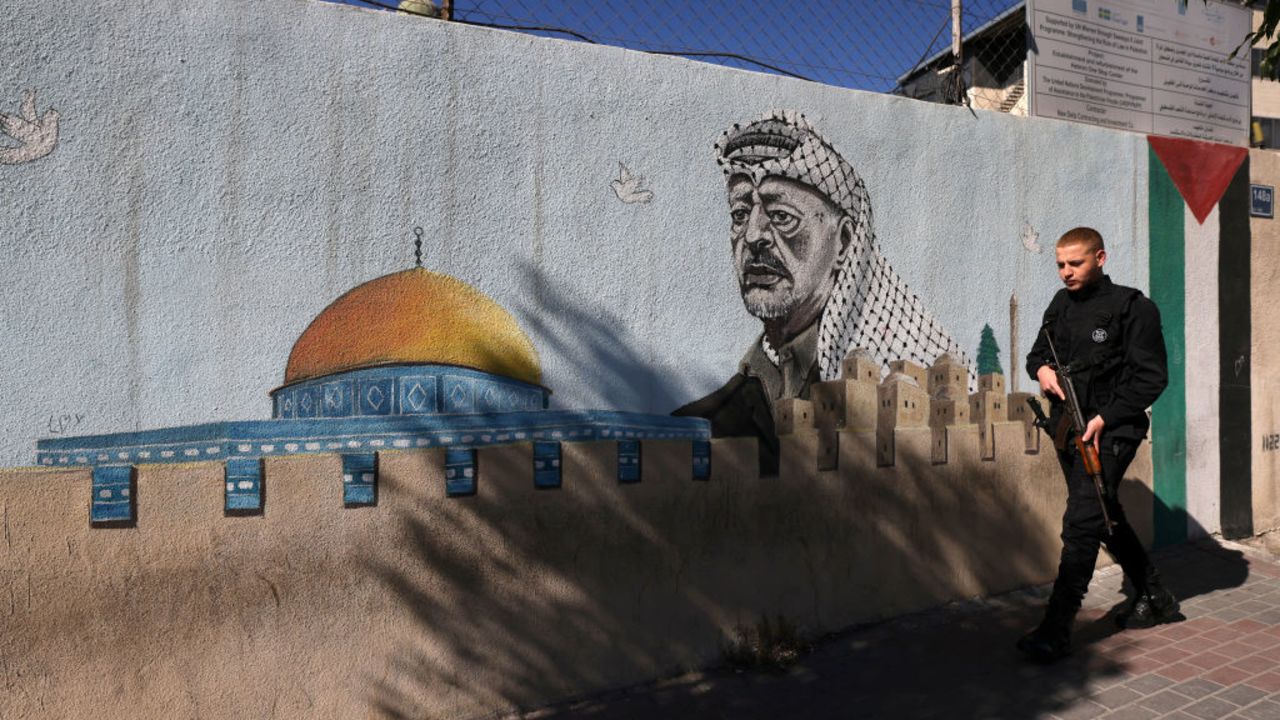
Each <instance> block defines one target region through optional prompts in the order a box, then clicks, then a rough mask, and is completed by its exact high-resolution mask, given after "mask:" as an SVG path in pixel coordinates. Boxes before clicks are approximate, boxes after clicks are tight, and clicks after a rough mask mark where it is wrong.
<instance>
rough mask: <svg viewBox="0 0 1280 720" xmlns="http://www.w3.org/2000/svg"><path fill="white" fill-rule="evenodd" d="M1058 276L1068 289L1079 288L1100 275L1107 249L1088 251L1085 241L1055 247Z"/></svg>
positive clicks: (1095, 279)
mask: <svg viewBox="0 0 1280 720" xmlns="http://www.w3.org/2000/svg"><path fill="white" fill-rule="evenodd" d="M1057 256H1058V277H1060V278H1062V284H1063V285H1066V286H1067V289H1068V290H1072V291H1075V290H1079V289H1080V288H1082V287H1084V286H1086V285H1089V284H1091V283H1093V282H1095V281H1097V279H1098V278H1100V277H1102V265H1103V263H1105V262H1106V261H1107V251H1106V250H1098V251H1096V252H1090V251H1089V246H1088V245H1087V244H1086V243H1082V242H1077V243H1068V244H1066V245H1062V246H1060V247H1058V249H1057Z"/></svg>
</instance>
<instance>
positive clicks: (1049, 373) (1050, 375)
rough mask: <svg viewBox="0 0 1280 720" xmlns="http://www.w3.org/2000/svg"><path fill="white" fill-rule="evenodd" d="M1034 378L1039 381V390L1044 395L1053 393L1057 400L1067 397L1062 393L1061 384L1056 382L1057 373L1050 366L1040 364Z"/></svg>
mask: <svg viewBox="0 0 1280 720" xmlns="http://www.w3.org/2000/svg"><path fill="white" fill-rule="evenodd" d="M1036 379H1037V380H1039V381H1040V392H1042V393H1044V394H1045V395H1048V394H1049V393H1053V394H1054V395H1057V396H1058V399H1059V400H1066V399H1067V396H1066V395H1064V394H1063V393H1062V386H1061V385H1059V384H1058V373H1057V371H1055V370H1054V369H1053V368H1052V367H1051V366H1049V365H1041V366H1040V369H1039V370H1037V371H1036Z"/></svg>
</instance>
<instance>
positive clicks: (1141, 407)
mask: <svg viewBox="0 0 1280 720" xmlns="http://www.w3.org/2000/svg"><path fill="white" fill-rule="evenodd" d="M1044 324H1045V327H1047V328H1048V329H1049V332H1051V333H1053V344H1054V347H1056V348H1057V350H1058V360H1059V361H1060V362H1061V363H1062V364H1063V365H1065V366H1068V367H1070V368H1071V369H1072V375H1073V377H1074V384H1075V386H1076V394H1077V396H1078V397H1079V399H1080V404H1081V411H1082V412H1083V414H1084V419H1085V422H1088V421H1089V420H1090V419H1092V418H1093V416H1095V415H1101V416H1102V420H1103V422H1104V423H1105V426H1104V429H1103V433H1104V435H1105V436H1106V437H1111V438H1129V439H1135V440H1137V439H1141V438H1143V437H1145V436H1146V434H1147V428H1148V427H1150V425H1151V423H1150V421H1149V420H1148V419H1147V413H1146V410H1147V408H1149V407H1151V404H1152V403H1154V402H1155V401H1156V398H1158V397H1159V396H1160V393H1161V392H1162V391H1163V390H1164V388H1165V385H1167V384H1168V381H1169V372H1168V368H1167V362H1166V359H1165V346H1164V335H1163V333H1162V332H1161V330H1160V310H1159V309H1158V308H1157V307H1156V304H1155V303H1153V302H1151V300H1149V299H1147V297H1146V296H1144V295H1143V294H1142V292H1141V291H1139V290H1135V289H1134V288H1130V287H1125V286H1123V285H1116V284H1115V283H1113V282H1111V278H1109V277H1107V276H1106V275H1103V276H1102V277H1101V278H1099V279H1098V280H1097V281H1096V282H1094V283H1091V284H1090V285H1087V286H1085V287H1083V288H1081V289H1079V290H1076V291H1074V292H1071V291H1068V290H1067V289H1065V288H1063V289H1062V290H1059V291H1058V294H1057V295H1055V296H1054V298H1053V301H1052V302H1050V303H1049V307H1048V309H1047V310H1045V313H1044ZM1044 365H1053V357H1052V355H1051V354H1050V352H1049V343H1048V341H1047V340H1045V337H1044V333H1043V332H1041V333H1039V334H1037V336H1036V342H1035V344H1034V345H1032V346H1031V352H1029V353H1027V373H1028V374H1029V375H1030V376H1031V378H1032V379H1033V380H1034V379H1036V371H1037V370H1039V369H1040V367H1041V366H1044ZM1050 402H1051V412H1050V427H1052V428H1056V427H1057V426H1058V422H1059V421H1060V419H1061V417H1062V414H1063V412H1064V410H1065V403H1063V402H1062V401H1060V400H1058V399H1057V398H1055V397H1052V396H1051V397H1050Z"/></svg>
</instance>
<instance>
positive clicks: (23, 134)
mask: <svg viewBox="0 0 1280 720" xmlns="http://www.w3.org/2000/svg"><path fill="white" fill-rule="evenodd" d="M0 130H3V131H4V133H5V134H6V135H8V136H9V137H11V138H13V139H14V140H17V141H18V142H19V143H21V144H20V145H19V146H17V147H9V146H4V145H0V165H19V164H21V163H27V162H31V161H32V160H38V159H40V158H42V157H44V156H45V155H48V154H49V153H51V152H53V149H54V148H55V147H57V145H58V111H57V110H54V109H53V108H50V109H49V112H47V113H45V114H44V117H40V116H39V115H36V91H35V90H28V91H26V93H24V95H23V99H22V114H21V115H9V114H6V113H2V112H0Z"/></svg>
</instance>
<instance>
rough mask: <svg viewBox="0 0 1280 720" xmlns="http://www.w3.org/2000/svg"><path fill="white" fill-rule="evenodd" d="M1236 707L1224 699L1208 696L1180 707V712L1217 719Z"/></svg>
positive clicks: (1210, 719)
mask: <svg viewBox="0 0 1280 720" xmlns="http://www.w3.org/2000/svg"><path fill="white" fill-rule="evenodd" d="M1236 707H1237V706H1236V705H1232V704H1231V703H1229V702H1227V701H1226V700H1219V699H1218V698H1216V697H1208V698H1205V699H1203V700H1197V701H1196V702H1194V703H1192V704H1190V705H1188V706H1186V707H1184V708H1182V712H1184V713H1187V714H1188V715H1194V716H1196V717H1198V718H1201V719H1202V720H1218V718H1221V717H1225V716H1227V715H1230V714H1231V713H1232V712H1234V711H1235V710H1236Z"/></svg>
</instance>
